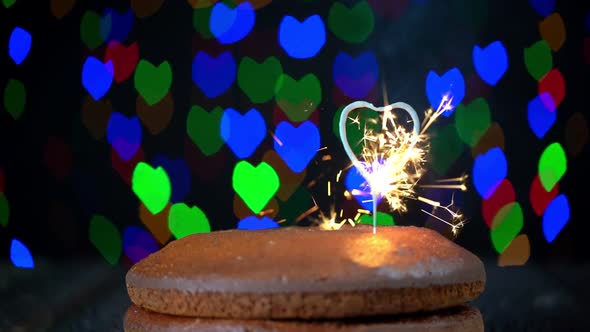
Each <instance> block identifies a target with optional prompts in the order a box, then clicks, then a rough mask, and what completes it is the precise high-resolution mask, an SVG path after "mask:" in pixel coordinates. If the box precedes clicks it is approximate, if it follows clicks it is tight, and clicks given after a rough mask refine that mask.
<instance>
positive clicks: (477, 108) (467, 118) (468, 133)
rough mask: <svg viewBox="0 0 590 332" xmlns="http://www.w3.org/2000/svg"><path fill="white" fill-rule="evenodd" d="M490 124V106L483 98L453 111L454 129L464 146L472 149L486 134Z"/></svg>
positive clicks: (461, 105)
mask: <svg viewBox="0 0 590 332" xmlns="http://www.w3.org/2000/svg"><path fill="white" fill-rule="evenodd" d="M491 122H492V115H491V113H490V106H489V105H488V102H487V101H486V100H485V99H483V98H477V99H475V100H474V101H472V102H471V104H469V105H463V104H460V105H459V106H457V109H456V110H455V128H456V129H457V134H458V135H459V137H460V138H461V140H462V141H463V142H465V144H467V145H469V146H470V147H474V146H476V145H477V143H478V142H479V139H480V138H481V137H482V136H483V135H484V134H485V133H486V131H487V130H488V128H489V127H490V124H491Z"/></svg>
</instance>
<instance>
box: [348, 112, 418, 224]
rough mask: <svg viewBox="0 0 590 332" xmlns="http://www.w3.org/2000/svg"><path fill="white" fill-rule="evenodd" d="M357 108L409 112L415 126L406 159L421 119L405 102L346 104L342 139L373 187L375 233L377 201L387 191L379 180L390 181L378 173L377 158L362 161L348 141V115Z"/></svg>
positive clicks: (354, 163)
mask: <svg viewBox="0 0 590 332" xmlns="http://www.w3.org/2000/svg"><path fill="white" fill-rule="evenodd" d="M357 109H368V110H371V111H374V112H378V113H383V114H384V115H385V114H390V112H391V111H393V110H396V109H401V110H403V111H405V112H406V113H408V115H409V116H410V118H411V120H412V123H413V128H412V132H411V133H409V135H407V137H408V140H406V141H405V143H407V145H408V146H406V147H405V148H404V151H403V152H402V156H403V160H405V159H408V160H409V158H411V156H408V155H407V154H408V152H410V153H411V151H412V148H413V147H414V145H415V144H416V143H417V142H418V137H419V135H420V119H419V118H418V114H417V113H416V111H415V110H414V108H412V106H410V105H408V104H406V103H404V102H397V103H394V104H391V105H387V106H383V107H375V106H374V105H373V104H371V103H368V102H365V101H356V102H353V103H351V104H349V105H348V106H346V107H345V108H344V109H343V110H342V115H341V116H340V123H339V129H340V139H341V140H342V145H343V146H344V151H346V154H347V155H348V158H350V160H351V161H352V164H353V165H354V166H355V167H356V168H357V169H358V171H359V173H360V174H361V175H362V176H363V178H365V180H366V181H367V184H368V185H369V188H371V196H372V200H373V233H375V232H376V226H377V201H378V198H379V195H381V194H383V193H384V191H386V190H384V189H383V186H382V185H380V184H379V183H378V182H381V181H383V182H388V180H387V179H384V178H382V177H380V176H379V174H376V170H375V169H376V168H379V166H382V165H383V164H382V163H381V162H380V161H378V160H377V159H375V160H373V161H372V162H367V161H364V162H361V161H360V160H359V159H358V158H357V156H356V155H355V154H354V152H353V151H352V148H351V147H350V144H349V143H348V140H347V137H346V120H347V119H348V115H349V114H350V113H351V112H352V111H354V110H357ZM383 121H384V129H386V128H385V126H386V121H388V119H387V118H384V119H383ZM389 135H390V137H393V135H399V133H398V132H396V131H394V133H393V134H389ZM376 139H377V138H376ZM384 144H386V143H383V144H382V143H379V145H384ZM396 148H399V146H390V149H396ZM387 162H388V161H385V163H387ZM376 163H377V164H376ZM405 166H406V165H405V162H403V163H402V164H401V165H400V164H399V163H398V167H399V168H405ZM386 171H387V170H386ZM399 171H402V170H399ZM394 173H395V172H394ZM402 175H403V176H404V177H405V176H406V174H405V173H403V174H402ZM385 185H386V186H390V184H385ZM379 188H380V189H379Z"/></svg>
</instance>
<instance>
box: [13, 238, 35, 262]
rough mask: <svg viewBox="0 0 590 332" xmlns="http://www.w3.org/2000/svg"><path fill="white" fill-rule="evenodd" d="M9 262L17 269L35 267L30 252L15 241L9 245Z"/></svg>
mask: <svg viewBox="0 0 590 332" xmlns="http://www.w3.org/2000/svg"><path fill="white" fill-rule="evenodd" d="M10 260H11V261H12V264H13V265H14V266H16V267H19V268H23V269H32V268H34V267H35V262H34V261H33V256H32V255H31V252H30V251H29V249H28V248H27V246H25V245H24V244H23V243H22V242H20V241H19V240H17V239H12V242H11V243H10Z"/></svg>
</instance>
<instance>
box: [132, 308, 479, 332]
mask: <svg viewBox="0 0 590 332" xmlns="http://www.w3.org/2000/svg"><path fill="white" fill-rule="evenodd" d="M124 328H125V332H188V331H202V332H250V331H259V332H275V331H284V332H295V331H296V332H320V331H336V332H361V331H362V332H417V331H422V332H483V331H484V325H483V319H482V316H481V313H480V312H479V310H478V309H476V308H472V307H468V306H460V307H456V308H452V309H448V310H444V311H440V312H436V313H432V314H421V315H413V316H410V317H401V318H400V317H397V318H376V319H370V320H350V321H340V322H338V321H324V322H317V321H310V322H307V321H270V320H228V319H203V318H189V317H175V316H169V315H163V314H158V313H155V312H149V311H147V310H144V309H141V308H139V307H137V306H135V305H132V306H131V307H130V308H129V310H128V311H127V314H126V315H125V321H124Z"/></svg>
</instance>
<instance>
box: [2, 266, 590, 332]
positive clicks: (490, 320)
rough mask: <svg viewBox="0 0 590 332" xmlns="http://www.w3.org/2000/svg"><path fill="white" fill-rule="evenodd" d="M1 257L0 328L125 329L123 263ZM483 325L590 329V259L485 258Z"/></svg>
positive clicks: (495, 328) (509, 328)
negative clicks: (520, 262) (25, 263)
mask: <svg viewBox="0 0 590 332" xmlns="http://www.w3.org/2000/svg"><path fill="white" fill-rule="evenodd" d="M7 266H10V264H9V263H8V262H3V263H0V267H2V268H1V269H0V271H1V272H0V331H10V332H17V331H18V332H21V331H22V332H25V331H105V332H106V331H122V330H123V328H122V321H123V315H124V313H125V311H126V309H127V308H128V307H129V305H130V301H129V299H128V297H127V293H126V291H125V283H124V276H125V272H126V269H125V268H123V267H109V266H108V265H106V264H105V263H103V262H98V261H97V262H88V261H70V262H61V263H49V262H37V266H36V267H35V269H34V270H20V269H16V268H11V267H10V268H7ZM486 269H487V274H488V281H487V286H486V291H485V293H484V294H483V295H482V296H481V297H480V298H479V299H478V300H477V301H475V302H474V303H473V304H474V305H475V306H477V307H478V308H480V310H481V312H482V314H483V316H484V320H485V326H486V331H590V310H589V309H590V305H589V304H588V301H587V299H588V297H589V296H590V287H589V286H588V283H589V282H590V265H589V264H575V265H574V264H550V265H538V264H528V265H526V266H523V267H508V268H500V267H497V266H496V265H495V263H494V262H492V261H490V262H487V263H486Z"/></svg>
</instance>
